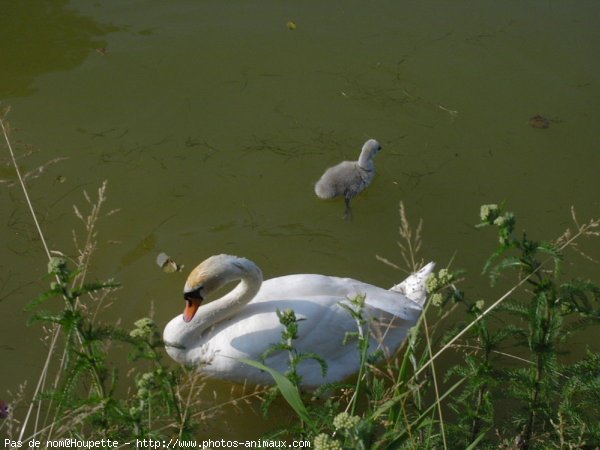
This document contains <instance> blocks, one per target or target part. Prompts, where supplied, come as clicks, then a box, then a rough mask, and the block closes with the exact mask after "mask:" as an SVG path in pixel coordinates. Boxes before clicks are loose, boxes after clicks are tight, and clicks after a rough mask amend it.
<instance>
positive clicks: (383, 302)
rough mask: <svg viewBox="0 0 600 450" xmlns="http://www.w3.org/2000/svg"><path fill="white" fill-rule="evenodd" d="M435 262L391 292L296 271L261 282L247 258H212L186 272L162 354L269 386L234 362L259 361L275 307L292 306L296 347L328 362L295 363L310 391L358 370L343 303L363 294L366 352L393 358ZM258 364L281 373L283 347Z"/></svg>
mask: <svg viewBox="0 0 600 450" xmlns="http://www.w3.org/2000/svg"><path fill="white" fill-rule="evenodd" d="M433 268H434V264H433V263H429V264H427V265H426V266H424V267H423V268H422V269H421V270H420V271H418V272H416V273H414V274H412V275H411V276H409V277H408V278H407V279H406V280H404V281H403V282H402V283H400V284H398V285H396V286H394V287H392V288H391V289H390V290H386V289H382V288H379V287H376V286H373V285H371V284H367V283H363V282H360V281H357V280H354V279H351V278H338V277H330V276H325V275H316V274H296V275H287V276H282V277H277V278H272V279H269V280H266V281H264V282H263V276H262V272H261V270H260V268H259V267H258V266H257V265H256V264H255V263H254V262H252V261H250V260H249V259H246V258H241V257H237V256H232V255H217V256H211V257H210V258H208V259H206V260H205V261H203V262H202V263H201V264H200V265H198V266H197V267H196V268H195V269H194V270H193V271H192V272H191V273H190V275H189V277H188V279H187V281H186V283H185V287H184V290H183V297H184V299H185V302H186V305H185V309H184V311H183V314H180V315H178V316H176V317H175V318H173V319H172V320H171V321H170V322H169V323H168V324H167V326H166V327H165V330H164V334H163V337H164V340H165V343H166V349H167V353H168V354H169V355H170V356H171V358H173V359H174V360H175V361H177V362H179V363H181V364H185V365H192V366H196V367H197V368H198V370H199V371H200V372H202V373H204V374H206V375H208V376H209V377H213V378H218V379H222V380H227V381H232V382H238V383H242V382H245V381H248V382H251V383H255V384H272V383H273V380H272V378H271V376H270V375H269V374H268V373H266V372H263V371H260V370H258V369H256V368H254V367H251V366H249V365H246V364H244V363H242V362H240V361H239V358H249V359H253V360H258V361H260V360H261V355H262V354H263V352H265V350H267V349H269V348H270V347H271V346H273V345H274V344H277V343H279V342H280V341H281V332H282V330H283V326H282V325H281V324H280V323H279V318H278V316H277V310H279V311H285V310H288V309H291V310H293V311H294V312H295V315H296V318H297V321H298V322H297V323H298V339H296V340H295V341H294V343H293V344H294V347H295V348H296V350H297V351H298V352H305V353H308V352H313V353H316V354H318V355H319V356H320V357H322V358H323V359H324V360H325V362H326V364H327V372H326V374H325V375H324V376H323V374H322V373H321V368H320V365H319V364H318V363H317V362H316V361H313V360H305V361H303V362H301V363H300V364H299V366H298V374H299V375H300V376H301V377H302V381H301V384H302V386H303V387H305V388H314V387H317V386H319V385H321V384H323V383H330V382H335V381H340V380H343V379H344V378H346V377H348V376H349V375H352V374H353V373H356V372H357V371H358V368H359V356H358V351H357V348H356V342H355V341H352V342H349V343H346V344H344V338H345V337H346V335H347V333H351V332H356V331H357V324H356V321H355V319H354V318H353V317H352V315H351V314H350V313H349V312H348V310H346V309H345V308H344V307H343V306H342V304H346V305H349V306H350V307H354V306H352V305H354V304H353V303H351V302H350V301H349V299H352V298H354V297H356V296H359V295H364V296H366V298H365V305H364V308H363V310H362V312H363V314H364V316H365V318H366V319H367V320H368V321H369V322H370V324H371V325H370V347H369V351H370V352H375V351H376V350H378V349H381V350H383V351H384V353H385V354H386V355H388V356H389V355H392V354H393V353H394V351H395V350H397V349H398V347H399V346H400V345H401V344H402V342H403V341H404V339H405V337H406V334H407V333H408V330H409V329H410V328H411V327H413V326H414V325H415V324H416V322H417V320H418V318H419V316H420V314H421V312H422V310H423V305H424V303H425V300H426V297H427V293H426V290H425V281H426V280H427V278H428V277H429V275H430V274H431V273H432V271H433ZM233 281H238V284H237V285H236V286H235V287H234V288H233V289H232V290H231V291H229V292H228V293H227V294H225V295H224V296H222V297H221V298H219V299H217V300H213V301H212V302H210V303H207V304H202V303H203V301H204V300H205V299H207V298H208V297H210V295H211V293H213V292H215V291H216V290H218V289H219V288H221V287H223V286H224V285H226V284H228V283H230V282H233ZM264 363H265V364H266V365H268V366H269V367H271V368H273V369H276V370H278V371H280V372H286V371H287V370H288V364H289V356H288V354H287V352H285V351H279V352H275V353H272V354H271V355H270V356H268V357H267V358H266V359H265V361H264Z"/></svg>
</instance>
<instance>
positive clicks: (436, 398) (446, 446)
mask: <svg viewBox="0 0 600 450" xmlns="http://www.w3.org/2000/svg"><path fill="white" fill-rule="evenodd" d="M423 328H424V330H425V332H424V334H425V341H426V342H427V353H428V354H429V355H431V354H432V353H433V352H432V351H431V340H430V339H429V327H428V326H427V318H426V317H425V316H423ZM431 375H432V378H433V389H434V392H435V400H436V403H437V406H438V408H437V410H438V416H439V418H440V433H441V434H442V442H443V444H444V449H446V450H447V449H448V443H447V442H446V432H445V430H444V416H443V414H442V403H441V400H440V391H439V387H438V382H437V376H436V373H435V364H434V363H433V362H432V363H431Z"/></svg>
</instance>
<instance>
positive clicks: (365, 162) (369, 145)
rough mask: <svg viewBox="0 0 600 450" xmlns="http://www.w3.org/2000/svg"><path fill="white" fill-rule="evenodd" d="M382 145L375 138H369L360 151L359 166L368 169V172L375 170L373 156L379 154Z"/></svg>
mask: <svg viewBox="0 0 600 450" xmlns="http://www.w3.org/2000/svg"><path fill="white" fill-rule="evenodd" d="M380 148H381V147H380V146H379V143H378V142H377V141H375V140H373V139H369V140H368V141H367V142H365V145H363V148H362V150H361V152H360V156H359V157H358V166H359V167H360V168H361V169H363V170H366V171H367V172H371V171H373V170H375V164H374V163H373V157H374V156H375V155H376V154H377V152H378V151H379V149H380Z"/></svg>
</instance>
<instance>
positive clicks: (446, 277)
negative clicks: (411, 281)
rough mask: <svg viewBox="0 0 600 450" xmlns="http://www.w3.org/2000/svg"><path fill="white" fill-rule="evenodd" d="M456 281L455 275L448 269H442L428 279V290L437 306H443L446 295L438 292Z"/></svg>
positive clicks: (432, 301)
mask: <svg viewBox="0 0 600 450" xmlns="http://www.w3.org/2000/svg"><path fill="white" fill-rule="evenodd" d="M453 281H454V276H453V275H452V273H450V271H449V270H448V269H441V270H440V271H439V272H438V273H437V274H433V275H432V276H430V277H429V278H428V279H427V282H426V286H427V292H431V293H432V295H431V303H433V304H434V305H435V306H441V304H442V302H443V300H444V296H443V295H442V293H441V292H437V291H439V290H440V289H442V288H444V287H445V286H447V285H449V284H450V283H452V282H453Z"/></svg>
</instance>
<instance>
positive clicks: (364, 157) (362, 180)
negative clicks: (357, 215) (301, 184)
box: [315, 139, 381, 220]
mask: <svg viewBox="0 0 600 450" xmlns="http://www.w3.org/2000/svg"><path fill="white" fill-rule="evenodd" d="M380 150H381V145H379V142H377V141H376V140H375V139H369V140H368V141H367V142H365V143H364V145H363V147H362V150H361V152H360V156H359V157H358V160H357V161H342V162H341V163H339V164H337V165H335V166H333V167H330V168H329V169H327V170H326V171H325V173H324V174H323V175H322V176H321V178H320V179H319V181H317V183H316V184H315V193H316V194H317V197H319V198H322V199H332V198H335V197H342V196H343V197H344V200H345V202H346V209H345V212H344V218H345V219H346V220H349V219H350V218H351V217H352V210H351V208H350V201H351V200H352V199H353V198H354V197H355V196H357V195H358V194H359V193H360V192H362V191H363V190H364V189H365V188H366V187H367V186H368V185H369V184H371V181H373V177H374V176H375V164H374V163H373V157H374V156H375V155H376V154H377V153H379V151H380Z"/></svg>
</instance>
